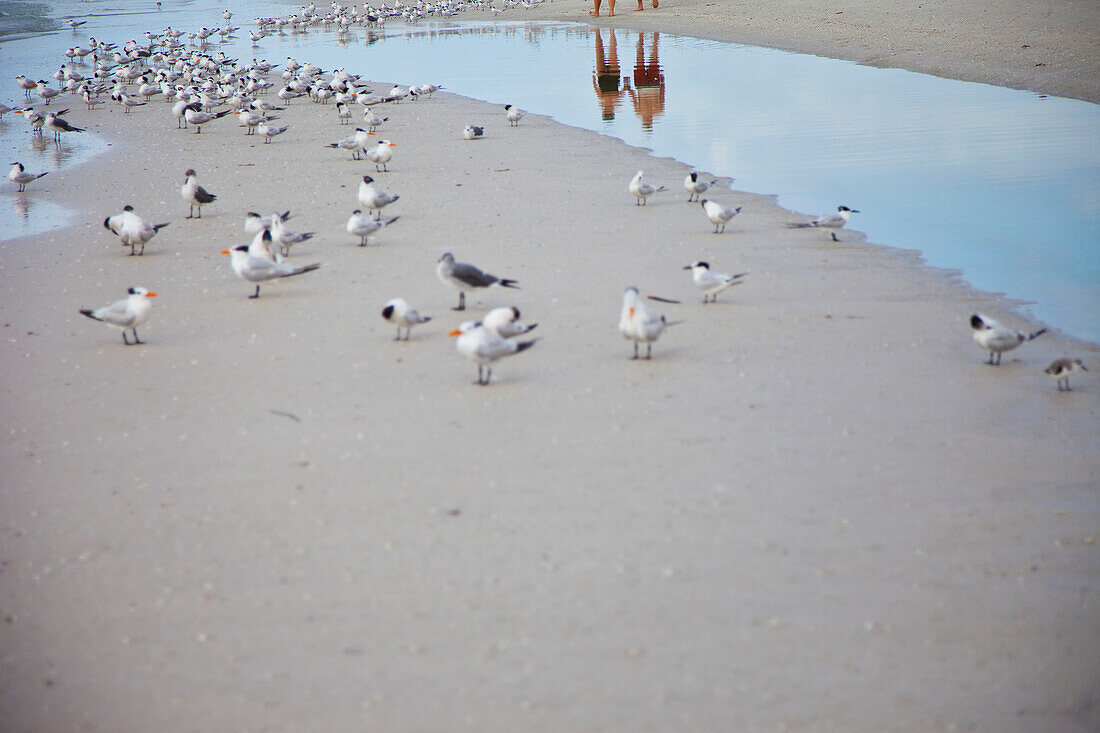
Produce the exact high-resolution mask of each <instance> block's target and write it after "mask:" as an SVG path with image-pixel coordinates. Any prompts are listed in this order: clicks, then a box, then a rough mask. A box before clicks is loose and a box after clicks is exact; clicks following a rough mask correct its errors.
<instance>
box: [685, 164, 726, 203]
mask: <svg viewBox="0 0 1100 733" xmlns="http://www.w3.org/2000/svg"><path fill="white" fill-rule="evenodd" d="M716 183H718V180H717V179H715V180H712V181H704V180H703V179H701V178H700V177H699V174H698V173H696V172H695V171H692V172H691V173H688V174H687V178H685V179H684V188H685V189H687V192H688V201H692V200H697V199H698V198H699V194H703V193H706V192H707V189H708V188H710V187H711V186H713V185H714V184H716Z"/></svg>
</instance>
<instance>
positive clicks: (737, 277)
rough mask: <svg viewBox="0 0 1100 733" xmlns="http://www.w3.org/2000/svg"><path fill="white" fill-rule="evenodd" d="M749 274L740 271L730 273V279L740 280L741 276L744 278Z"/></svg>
mask: <svg viewBox="0 0 1100 733" xmlns="http://www.w3.org/2000/svg"><path fill="white" fill-rule="evenodd" d="M748 274H749V273H747V272H739V273H737V274H736V275H730V280H740V279H741V278H743V277H744V276H745V275H748Z"/></svg>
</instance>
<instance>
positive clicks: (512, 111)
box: [504, 104, 523, 127]
mask: <svg viewBox="0 0 1100 733" xmlns="http://www.w3.org/2000/svg"><path fill="white" fill-rule="evenodd" d="M504 110H505V112H504V116H505V117H506V118H507V119H508V124H509V126H511V127H518V126H519V121H520V120H522V119H523V115H522V114H521V113H520V111H519V110H518V109H516V108H515V107H513V106H512V105H510V104H506V105H504Z"/></svg>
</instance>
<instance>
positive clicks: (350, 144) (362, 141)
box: [328, 127, 374, 160]
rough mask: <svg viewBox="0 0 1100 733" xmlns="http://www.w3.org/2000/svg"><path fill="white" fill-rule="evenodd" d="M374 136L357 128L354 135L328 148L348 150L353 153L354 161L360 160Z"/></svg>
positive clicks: (330, 144)
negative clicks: (371, 137) (361, 154)
mask: <svg viewBox="0 0 1100 733" xmlns="http://www.w3.org/2000/svg"><path fill="white" fill-rule="evenodd" d="M373 134H374V133H372V132H368V131H367V130H364V129H363V128H361V127H357V128H355V132H354V133H353V134H351V135H348V136H347V137H345V138H344V139H342V140H338V141H336V142H334V143H329V144H328V146H329V147H330V148H338V149H340V150H347V151H348V152H350V153H351V158H352V160H359V156H360V153H362V152H363V151H364V150H366V149H367V144H368V143H370V136H371V135H373Z"/></svg>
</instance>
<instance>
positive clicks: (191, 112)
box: [183, 102, 233, 134]
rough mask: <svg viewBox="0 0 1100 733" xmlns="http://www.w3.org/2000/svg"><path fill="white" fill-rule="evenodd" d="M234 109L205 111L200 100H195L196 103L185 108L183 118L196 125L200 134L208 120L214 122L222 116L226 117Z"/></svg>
mask: <svg viewBox="0 0 1100 733" xmlns="http://www.w3.org/2000/svg"><path fill="white" fill-rule="evenodd" d="M232 111H233V110H231V109H225V110H222V111H221V112H203V111H202V105H201V104H199V103H198V102H195V103H194V104H191V105H189V106H187V107H185V108H184V111H183V119H184V120H186V121H187V124H189V125H194V126H195V133H196V134H198V133H200V132H202V126H203V125H205V124H207V123H208V122H213V121H214V120H216V119H218V118H220V117H225V116H226V115H227V114H229V113H230V112H232Z"/></svg>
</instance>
